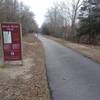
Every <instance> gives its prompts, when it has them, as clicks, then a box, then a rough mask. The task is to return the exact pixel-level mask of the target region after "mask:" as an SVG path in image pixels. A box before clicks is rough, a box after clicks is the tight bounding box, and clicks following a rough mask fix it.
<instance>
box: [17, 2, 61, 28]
mask: <svg viewBox="0 0 100 100" xmlns="http://www.w3.org/2000/svg"><path fill="white" fill-rule="evenodd" d="M19 1H22V2H23V3H24V4H25V5H27V6H29V7H30V9H31V11H33V12H34V14H35V19H36V22H37V23H38V25H39V26H41V25H42V23H43V21H44V19H45V14H46V12H47V10H48V8H50V7H51V6H52V5H53V3H54V2H55V1H57V0H19ZM58 1H61V0H58Z"/></svg>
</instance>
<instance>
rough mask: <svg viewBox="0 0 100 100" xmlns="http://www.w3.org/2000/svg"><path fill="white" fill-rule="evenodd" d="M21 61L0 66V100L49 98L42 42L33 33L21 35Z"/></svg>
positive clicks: (43, 99)
mask: <svg viewBox="0 0 100 100" xmlns="http://www.w3.org/2000/svg"><path fill="white" fill-rule="evenodd" d="M34 39H35V40H34ZM23 61H24V65H23V66H18V65H16V64H15V65H11V64H9V65H7V66H6V67H5V68H0V100H50V96H49V89H48V84H47V77H46V69H45V65H44V54H43V48H42V44H41V42H40V41H39V40H38V39H37V38H35V37H34V35H33V34H30V35H27V36H24V37H23Z"/></svg>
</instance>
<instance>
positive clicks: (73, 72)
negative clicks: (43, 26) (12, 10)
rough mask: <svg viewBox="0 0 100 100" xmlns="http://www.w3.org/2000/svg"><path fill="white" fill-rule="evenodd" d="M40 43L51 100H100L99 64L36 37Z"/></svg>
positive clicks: (47, 40)
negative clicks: (43, 50)
mask: <svg viewBox="0 0 100 100" xmlns="http://www.w3.org/2000/svg"><path fill="white" fill-rule="evenodd" d="M39 39H40V40H41V41H42V43H43V46H44V49H45V56H46V65H47V74H48V80H49V84H50V88H51V91H52V100H100V64H97V63H95V62H93V61H91V60H90V59H88V58H85V57H83V56H82V55H80V54H78V53H76V52H74V51H72V50H71V49H68V48H65V47H63V46H62V45H60V44H58V43H56V42H54V41H52V40H49V39H46V38H44V37H42V36H39Z"/></svg>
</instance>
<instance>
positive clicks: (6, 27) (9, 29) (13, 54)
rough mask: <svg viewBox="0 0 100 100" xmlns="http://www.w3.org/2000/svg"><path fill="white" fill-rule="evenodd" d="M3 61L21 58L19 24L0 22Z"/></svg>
mask: <svg viewBox="0 0 100 100" xmlns="http://www.w3.org/2000/svg"><path fill="white" fill-rule="evenodd" d="M1 30H2V40H3V51H4V61H16V60H22V54H21V29H20V24H15V23H3V24H1Z"/></svg>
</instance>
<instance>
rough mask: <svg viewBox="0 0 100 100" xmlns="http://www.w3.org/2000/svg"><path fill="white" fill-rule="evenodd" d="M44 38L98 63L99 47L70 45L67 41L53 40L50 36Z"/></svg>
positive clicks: (99, 60)
mask: <svg viewBox="0 0 100 100" xmlns="http://www.w3.org/2000/svg"><path fill="white" fill-rule="evenodd" d="M46 37H47V38H49V39H51V40H54V41H56V42H58V43H60V44H62V45H64V46H65V47H68V48H70V49H72V50H74V51H76V52H78V53H80V54H82V55H83V56H86V57H88V58H90V59H92V60H94V61H96V62H98V63H100V46H94V45H86V44H78V43H72V42H69V41H65V40H64V39H61V38H55V37H52V36H46Z"/></svg>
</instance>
